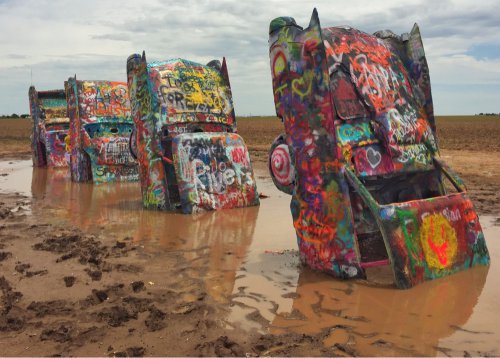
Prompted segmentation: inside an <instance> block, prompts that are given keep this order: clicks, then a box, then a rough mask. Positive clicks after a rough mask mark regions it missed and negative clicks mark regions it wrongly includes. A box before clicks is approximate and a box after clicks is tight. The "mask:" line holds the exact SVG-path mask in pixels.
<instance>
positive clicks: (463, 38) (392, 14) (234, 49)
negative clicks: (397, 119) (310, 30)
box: [0, 0, 500, 115]
mask: <svg viewBox="0 0 500 358" xmlns="http://www.w3.org/2000/svg"><path fill="white" fill-rule="evenodd" d="M403 3H404V4H403ZM314 7H316V8H317V9H318V12H319V18H320V21H321V26H322V27H330V26H337V25H350V26H352V27H356V28H358V29H360V30H363V31H365V32H369V33H372V32H374V31H377V30H381V29H390V30H392V31H394V32H395V33H399V34H401V33H403V32H409V31H410V30H411V28H412V26H413V24H414V23H415V22H416V23H418V24H419V26H420V30H421V33H422V37H423V41H424V46H425V51H426V55H427V60H428V62H429V67H430V74H431V83H432V90H433V96H434V108H435V112H436V114H438V115H453V114H475V113H480V112H495V113H498V112H500V36H499V34H500V20H499V18H498V14H500V2H499V1H498V0H482V1H469V0H441V1H434V0H414V1H404V2H403V1H400V0H384V1H376V0H370V1H368V0H359V1H358V0H351V1H345V0H342V1H338V0H318V1H315V2H312V1H305V0H299V1H296V0H287V1H281V0H279V1H278V0H276V1H274V0H255V1H252V0H247V1H241V0H231V1H230V0H226V1H222V0H214V1H208V0H206V1H193V0H184V1H178V0H176V1H137V0H133V1H132V0H121V1H102V0H86V1H84V2H83V1H71V0H50V1H49V0H45V1H43V0H41V1H40V0H39V1H36V0H33V1H31V0H26V1H23V0H16V1H10V0H0V34H1V35H0V48H1V49H2V56H3V58H2V60H1V61H0V114H11V113H28V112H29V108H28V87H29V86H30V84H31V81H33V84H34V85H35V86H36V88H37V89H39V90H43V89H56V88H62V86H63V82H64V81H65V80H66V79H67V78H68V77H69V76H72V75H74V74H76V75H77V77H78V78H80V79H108V80H116V81H126V73H125V62H126V59H127V57H128V56H129V55H130V54H132V53H141V52H142V50H145V51H146V56H147V58H148V60H151V61H152V60H166V59H169V58H176V57H182V58H186V59H189V60H192V61H196V62H201V63H206V62H208V61H209V60H211V59H214V58H217V59H221V58H222V57H223V56H226V59H227V61H228V68H229V75H230V80H231V85H232V90H233V99H234V105H235V110H236V114H237V115H273V114H274V104H273V94H272V86H271V75H270V68H269V57H268V44H267V41H268V28H269V22H270V21H271V20H272V19H273V18H275V17H278V16H292V17H294V18H295V20H296V21H297V23H298V24H299V25H302V26H307V25H308V23H309V19H310V16H311V12H312V10H313V8H314ZM31 72H32V74H33V75H32V80H31Z"/></svg>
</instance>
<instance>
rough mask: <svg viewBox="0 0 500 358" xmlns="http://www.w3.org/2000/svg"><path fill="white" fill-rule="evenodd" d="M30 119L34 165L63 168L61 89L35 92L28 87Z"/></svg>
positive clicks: (64, 128) (63, 100)
mask: <svg viewBox="0 0 500 358" xmlns="http://www.w3.org/2000/svg"><path fill="white" fill-rule="evenodd" d="M28 95H29V102H30V114H31V118H32V123H33V127H32V134H31V149H32V150H31V153H32V160H33V166H35V167H47V166H48V167H67V166H68V158H67V150H66V141H65V138H66V136H67V135H68V130H69V118H68V115H67V103H66V95H65V93H64V90H62V89H60V90H48V91H37V90H36V89H35V86H30V88H29V92H28Z"/></svg>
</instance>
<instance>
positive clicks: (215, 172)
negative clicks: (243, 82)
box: [127, 53, 259, 213]
mask: <svg viewBox="0 0 500 358" xmlns="http://www.w3.org/2000/svg"><path fill="white" fill-rule="evenodd" d="M127 75H128V86H129V91H130V99H131V103H132V115H133V117H134V122H135V126H136V131H137V133H136V146H135V147H136V151H137V158H138V161H139V173H140V175H139V176H140V180H141V189H142V197H143V204H144V206H145V207H147V208H156V209H161V210H178V209H180V210H181V211H182V212H183V213H193V212H200V211H206V210H218V209H227V208H235V207H244V206H251V205H257V204H258V203H259V197H258V193H257V189H256V184H255V178H254V175H253V169H252V165H251V162H250V156H249V154H248V150H247V147H246V145H245V142H244V141H243V139H242V138H241V137H240V136H239V135H238V134H236V118H235V114H234V108H233V102H232V95H231V87H230V84H229V77H228V72H227V67H226V62H225V60H224V61H223V63H222V65H221V63H220V62H219V61H211V62H210V63H209V64H207V65H201V64H199V63H195V62H191V61H187V60H184V59H173V60H167V61H159V62H151V63H147V61H146V58H145V54H144V53H143V54H142V56H141V55H138V54H135V55H131V56H130V57H129V58H128V60H127ZM131 142H132V143H133V141H132V140H131ZM133 147H134V146H131V148H133Z"/></svg>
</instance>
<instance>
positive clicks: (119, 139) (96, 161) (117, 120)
mask: <svg viewBox="0 0 500 358" xmlns="http://www.w3.org/2000/svg"><path fill="white" fill-rule="evenodd" d="M65 88H66V97H67V101H68V115H69V118H70V150H71V157H70V159H71V160H70V161H71V178H72V180H73V181H76V182H88V181H92V182H94V183H103V182H113V181H137V180H138V178H139V174H138V170H137V162H136V160H135V159H134V158H133V157H132V155H131V154H130V151H129V138H130V134H131V133H132V132H133V128H134V123H133V121H132V118H131V116H130V101H129V97H128V90H127V84H126V83H125V82H113V81H85V80H77V79H76V76H75V77H70V78H69V79H68V81H67V82H66V83H65Z"/></svg>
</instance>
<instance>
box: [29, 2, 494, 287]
mask: <svg viewBox="0 0 500 358" xmlns="http://www.w3.org/2000/svg"><path fill="white" fill-rule="evenodd" d="M269 34H270V35H269V36H270V37H269V51H270V63H271V74H272V81H273V91H274V100H275V105H276V113H277V115H278V117H279V118H280V119H281V120H282V122H283V124H284V133H283V134H282V135H280V136H278V137H277V138H276V140H275V141H274V143H272V146H271V151H270V155H269V162H268V163H269V170H270V174H271V177H272V179H273V181H274V183H275V185H276V186H277V188H278V189H279V190H281V191H283V192H285V193H288V194H290V195H291V196H292V201H291V211H292V217H293V225H294V227H295V230H296V233H297V242H298V246H299V251H300V256H301V259H302V261H304V262H306V263H307V264H308V265H309V266H311V267H312V268H315V269H318V270H321V271H324V272H327V273H329V274H331V275H333V276H335V277H339V278H365V277H366V270H367V269H368V268H371V267H377V266H386V265H390V267H391V268H392V271H393V274H394V281H395V284H396V285H397V286H398V287H400V288H407V287H412V286H414V285H415V284H418V283H421V282H423V281H426V280H431V279H435V278H438V277H442V276H446V275H449V274H451V273H454V272H456V271H459V270H463V269H467V268H470V267H472V266H475V265H488V264H489V254H488V250H487V248H486V243H485V240H484V235H483V232H482V229H481V226H480V224H479V219H478V216H477V214H476V212H475V210H474V207H473V204H472V202H471V200H470V199H469V198H468V196H467V194H466V187H465V185H464V183H463V182H462V180H461V179H460V178H459V176H458V175H457V174H456V173H455V172H454V171H453V170H452V169H451V168H449V167H448V166H447V165H446V164H445V163H444V162H442V161H441V160H440V159H439V149H438V141H437V136H436V125H435V119H434V110H433V104H432V96H431V87H430V80H429V70H428V65H427V61H426V59H425V54H424V50H423V44H422V40H421V36H420V31H419V28H418V26H416V25H415V26H414V27H413V29H412V31H411V32H410V33H405V34H403V35H396V34H394V33H393V32H391V31H389V30H384V31H379V32H377V33H375V34H373V35H369V34H367V33H364V32H361V31H358V30H356V29H353V28H350V27H331V28H321V27H320V22H319V18H318V15H317V12H316V10H314V12H313V16H312V18H311V21H310V24H309V26H308V27H306V28H302V27H300V26H298V25H297V24H296V22H295V20H294V19H293V18H290V17H279V18H276V19H274V20H273V21H272V22H271V24H270V29H269ZM127 75H128V82H127V83H121V82H110V81H82V80H77V79H76V77H74V78H69V79H68V81H67V82H66V83H65V90H64V91H62V90H61V91H46V92H37V91H36V90H35V89H34V88H31V89H30V102H31V113H32V117H33V119H34V127H33V162H34V165H45V164H48V165H53V166H60V165H65V159H64V157H65V156H66V157H67V156H68V155H67V154H66V151H68V152H69V158H70V159H69V163H70V167H71V177H72V179H73V180H74V181H78V182H80V181H90V180H93V181H94V182H95V183H99V182H110V181H114V180H137V179H138V178H140V181H141V189H142V198H143V204H144V206H145V207H147V208H158V209H164V210H181V211H182V212H183V213H193V212H199V211H204V210H214V209H224V208H236V207H244V206H249V205H257V204H258V203H259V197H258V193H257V189H256V185H255V178H254V175H253V171H252V166H251V163H250V157H249V154H248V150H247V148H246V146H245V143H244V142H243V140H242V138H241V137H240V136H239V135H237V134H236V120H235V114H234V108H233V104H232V96H231V88H230V84H229V77H228V71H227V66H226V61H225V60H224V61H223V62H222V64H221V63H220V62H219V61H212V62H210V63H208V64H207V65H201V64H198V63H194V62H191V61H187V60H183V59H174V60H167V61H159V62H150V63H148V62H147V61H146V58H145V55H144V53H143V55H142V56H141V55H137V54H135V55H132V56H130V57H129V58H128V60H127ZM68 138H69V140H68ZM445 181H448V182H449V185H447V184H446V183H445Z"/></svg>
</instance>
